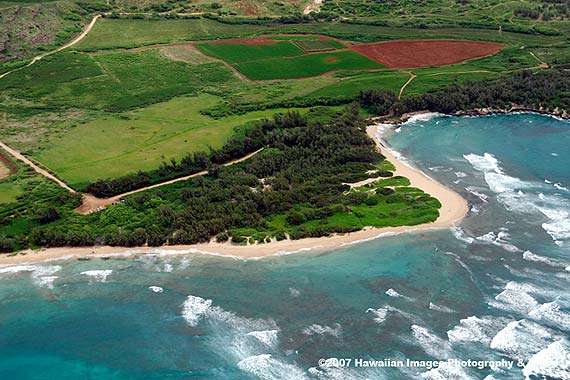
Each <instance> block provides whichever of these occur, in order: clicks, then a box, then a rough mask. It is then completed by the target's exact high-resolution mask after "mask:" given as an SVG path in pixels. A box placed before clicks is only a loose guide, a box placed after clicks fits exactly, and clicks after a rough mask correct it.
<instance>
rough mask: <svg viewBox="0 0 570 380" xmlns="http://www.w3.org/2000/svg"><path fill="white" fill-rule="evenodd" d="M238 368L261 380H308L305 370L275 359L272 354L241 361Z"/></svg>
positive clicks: (254, 356)
mask: <svg viewBox="0 0 570 380" xmlns="http://www.w3.org/2000/svg"><path fill="white" fill-rule="evenodd" d="M237 365H238V367H239V368H240V369H241V370H242V371H244V372H247V373H250V374H252V375H254V376H257V377H258V378H259V379H261V380H308V379H309V378H308V377H307V375H305V373H304V372H303V370H301V369H300V368H299V367H297V366H294V365H292V364H288V363H284V362H282V361H280V360H278V359H275V358H274V357H273V356H272V355H270V354H261V355H253V356H250V357H247V358H245V359H243V360H240V361H239V362H238V363H237Z"/></svg>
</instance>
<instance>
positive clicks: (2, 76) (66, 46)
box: [0, 15, 101, 79]
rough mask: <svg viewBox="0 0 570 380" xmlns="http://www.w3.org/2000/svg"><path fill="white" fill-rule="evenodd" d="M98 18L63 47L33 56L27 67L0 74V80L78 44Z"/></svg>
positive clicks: (98, 16) (94, 18)
mask: <svg viewBox="0 0 570 380" xmlns="http://www.w3.org/2000/svg"><path fill="white" fill-rule="evenodd" d="M100 17H101V15H97V16H95V17H93V19H92V20H91V22H90V23H89V25H87V27H86V28H85V29H84V30H83V32H81V34H80V35H79V36H77V37H75V38H74V39H73V40H72V41H70V42H68V43H66V44H65V45H63V46H60V47H58V48H57V49H55V50H52V51H49V52H47V53H43V54H40V55H37V56H35V57H34V58H32V60H31V61H30V62H29V63H28V64H27V65H24V66H22V67H18V68H17V69H14V70H10V71H7V72H5V73H4V74H1V75H0V79H2V78H4V77H5V76H7V75H9V74H12V73H13V72H16V71H19V70H22V69H24V68H26V67H29V66H32V65H33V64H34V63H36V62H37V61H39V60H40V59H42V58H44V57H47V56H48V55H52V54H55V53H57V52H59V51H62V50H63V49H67V48H68V47H71V46H73V45H75V44H76V43H78V42H79V41H81V40H82V39H83V38H84V37H85V36H86V35H87V33H89V32H90V31H91V29H92V28H93V26H94V25H95V22H96V21H97V20H98V19H99V18H100Z"/></svg>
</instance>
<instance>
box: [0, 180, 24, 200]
mask: <svg viewBox="0 0 570 380" xmlns="http://www.w3.org/2000/svg"><path fill="white" fill-rule="evenodd" d="M20 194H22V189H21V188H20V186H18V185H17V184H16V183H14V182H12V181H6V180H2V181H0V203H11V202H14V201H15V200H16V197H17V196H18V195H20Z"/></svg>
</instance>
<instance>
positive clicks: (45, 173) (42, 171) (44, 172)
mask: <svg viewBox="0 0 570 380" xmlns="http://www.w3.org/2000/svg"><path fill="white" fill-rule="evenodd" d="M0 148H2V149H4V150H5V151H6V152H8V153H9V154H11V155H12V156H13V157H14V158H16V159H18V160H20V161H22V162H23V163H25V164H26V165H28V166H30V167H31V168H32V169H34V170H35V171H36V172H37V173H39V174H41V175H43V176H44V177H46V178H49V179H51V180H52V181H55V182H56V183H57V184H58V185H59V186H61V187H63V188H64V189H65V190H67V191H69V192H70V193H76V191H75V190H73V189H72V188H71V187H69V186H67V184H66V183H65V182H63V181H62V180H60V179H59V178H57V177H56V176H54V175H53V174H51V173H50V172H48V171H47V170H45V169H42V168H40V167H39V166H38V165H36V164H34V163H33V162H32V161H31V160H29V159H28V158H26V157H25V156H24V155H23V154H22V153H20V152H18V151H17V150H15V149H12V148H10V147H9V146H8V145H6V144H4V143H3V142H0Z"/></svg>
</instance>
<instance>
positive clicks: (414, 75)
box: [398, 71, 416, 99]
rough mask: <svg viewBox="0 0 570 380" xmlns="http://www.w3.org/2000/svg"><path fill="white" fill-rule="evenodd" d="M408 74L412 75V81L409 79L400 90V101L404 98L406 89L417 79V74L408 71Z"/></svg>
mask: <svg viewBox="0 0 570 380" xmlns="http://www.w3.org/2000/svg"><path fill="white" fill-rule="evenodd" d="M407 73H408V74H410V79H408V80H407V81H406V83H404V84H403V85H402V87H401V88H400V93H398V99H401V98H402V94H403V93H404V90H405V89H406V87H407V86H408V85H409V84H410V82H411V81H413V80H414V78H416V74H414V73H412V72H411V71H408V72H407Z"/></svg>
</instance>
